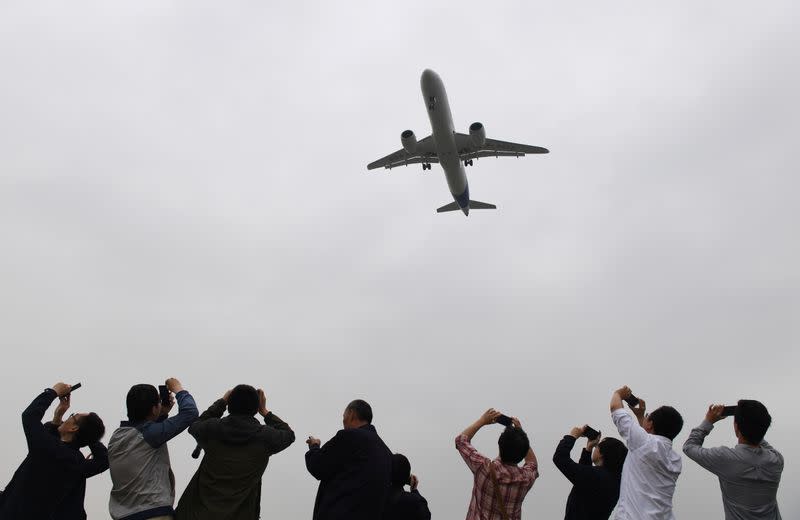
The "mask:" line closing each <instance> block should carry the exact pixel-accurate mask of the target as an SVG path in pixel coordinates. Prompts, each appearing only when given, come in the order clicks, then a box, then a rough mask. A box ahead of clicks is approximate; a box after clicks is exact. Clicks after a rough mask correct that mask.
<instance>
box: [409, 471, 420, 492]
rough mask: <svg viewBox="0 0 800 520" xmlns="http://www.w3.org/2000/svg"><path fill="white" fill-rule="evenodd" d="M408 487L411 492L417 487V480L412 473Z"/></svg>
mask: <svg viewBox="0 0 800 520" xmlns="http://www.w3.org/2000/svg"><path fill="white" fill-rule="evenodd" d="M409 485H410V486H411V490H412V491H413V490H415V489H417V486H419V479H418V478H417V476H416V475H414V474H413V473H412V474H411V477H410V480H409Z"/></svg>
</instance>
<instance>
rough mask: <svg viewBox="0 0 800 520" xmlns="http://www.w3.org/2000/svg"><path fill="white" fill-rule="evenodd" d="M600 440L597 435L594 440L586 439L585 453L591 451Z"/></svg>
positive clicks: (600, 436) (600, 437)
mask: <svg viewBox="0 0 800 520" xmlns="http://www.w3.org/2000/svg"><path fill="white" fill-rule="evenodd" d="M597 433H600V432H597ZM602 438H603V437H602V435H598V436H597V437H595V438H594V439H591V440H589V439H587V440H586V451H592V450H593V449H594V447H595V446H597V445H598V444H600V439H602Z"/></svg>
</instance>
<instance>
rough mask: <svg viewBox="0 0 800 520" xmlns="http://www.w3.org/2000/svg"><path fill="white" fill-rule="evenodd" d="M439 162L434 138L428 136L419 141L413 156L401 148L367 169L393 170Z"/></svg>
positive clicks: (371, 164) (370, 164)
mask: <svg viewBox="0 0 800 520" xmlns="http://www.w3.org/2000/svg"><path fill="white" fill-rule="evenodd" d="M438 162H439V158H438V157H437V156H436V150H435V147H434V145H433V138H432V137H431V136H428V137H426V138H424V139H420V140H419V141H417V146H416V149H415V150H414V153H413V154H410V153H408V152H406V150H405V149H404V148H401V149H399V150H397V151H396V152H394V153H390V154H389V155H387V156H386V157H384V158H382V159H378V160H377V161H375V162H371V163H369V164H368V165H367V169H368V170H374V169H375V168H387V169H390V170H391V169H392V168H395V167H397V166H408V165H409V164H421V163H438Z"/></svg>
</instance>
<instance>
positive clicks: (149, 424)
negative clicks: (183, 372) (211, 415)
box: [108, 378, 198, 520]
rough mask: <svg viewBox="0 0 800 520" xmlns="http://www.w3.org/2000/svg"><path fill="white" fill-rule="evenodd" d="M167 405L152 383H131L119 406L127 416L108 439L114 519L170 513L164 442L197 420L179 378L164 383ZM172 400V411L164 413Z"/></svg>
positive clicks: (170, 478) (171, 487)
mask: <svg viewBox="0 0 800 520" xmlns="http://www.w3.org/2000/svg"><path fill="white" fill-rule="evenodd" d="M165 385H166V387H167V390H168V391H169V392H170V398H169V399H170V402H169V405H168V406H167V405H165V404H164V403H162V402H161V396H160V395H159V392H158V390H157V389H156V387H155V386H153V385H150V384H137V385H133V386H132V387H131V388H130V390H128V395H127V396H126V398H125V404H126V406H127V409H128V420H127V421H122V422H121V423H120V426H119V428H117V429H116V431H114V433H113V434H112V435H111V439H110V440H109V441H108V456H109V462H110V464H111V471H110V473H111V482H112V487H111V496H110V498H109V501H108V509H109V513H110V514H111V518H113V519H114V520H145V519H159V520H161V519H165V518H172V516H173V515H174V514H175V511H174V510H173V505H174V504H175V476H174V475H173V473H172V467H171V465H170V460H169V449H168V448H167V443H168V442H169V441H170V440H172V439H173V438H175V437H176V436H178V435H179V434H180V433H181V432H183V431H184V430H185V429H186V428H188V427H189V425H190V424H192V423H193V422H194V421H195V420H196V419H197V415H198V413H197V405H196V404H195V402H194V398H193V397H192V396H191V394H189V392H187V391H186V390H185V389H184V388H183V385H181V382H180V381H178V380H177V379H175V378H169V379H167V380H166V381H165ZM176 400H177V402H178V414H177V415H175V416H174V417H169V412H170V410H171V409H172V407H173V406H174V405H175V401H176Z"/></svg>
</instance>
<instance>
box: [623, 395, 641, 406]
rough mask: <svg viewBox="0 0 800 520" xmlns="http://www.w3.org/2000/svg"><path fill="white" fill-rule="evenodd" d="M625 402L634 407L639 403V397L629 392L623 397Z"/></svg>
mask: <svg viewBox="0 0 800 520" xmlns="http://www.w3.org/2000/svg"><path fill="white" fill-rule="evenodd" d="M625 402H626V403H628V404H629V405H630V406H631V407H634V406H637V405H638V404H639V398H638V397H636V396H635V395H633V394H631V395H629V396H628V397H626V398H625Z"/></svg>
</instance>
